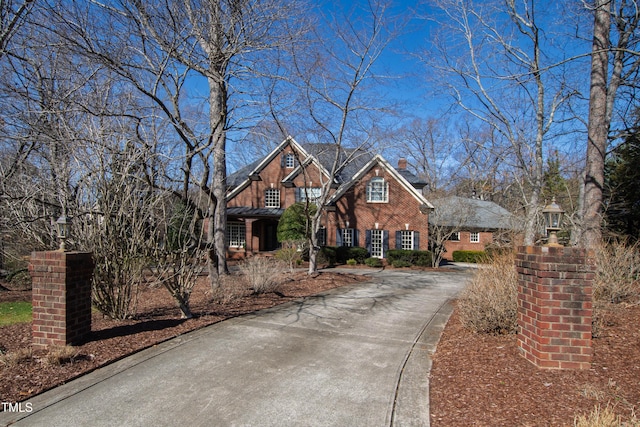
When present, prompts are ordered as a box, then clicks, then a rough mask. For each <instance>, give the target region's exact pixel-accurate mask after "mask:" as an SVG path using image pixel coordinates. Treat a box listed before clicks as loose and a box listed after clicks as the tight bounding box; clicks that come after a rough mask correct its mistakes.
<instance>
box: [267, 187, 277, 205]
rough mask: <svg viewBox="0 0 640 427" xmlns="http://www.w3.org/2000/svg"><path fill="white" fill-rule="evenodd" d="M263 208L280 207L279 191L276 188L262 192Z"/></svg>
mask: <svg viewBox="0 0 640 427" xmlns="http://www.w3.org/2000/svg"><path fill="white" fill-rule="evenodd" d="M264 207H265V208H279V207H280V190H279V189H277V188H267V189H266V190H265V192H264Z"/></svg>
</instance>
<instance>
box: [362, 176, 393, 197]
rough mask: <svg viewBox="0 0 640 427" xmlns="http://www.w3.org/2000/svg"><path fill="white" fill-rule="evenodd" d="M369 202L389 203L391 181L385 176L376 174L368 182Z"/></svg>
mask: <svg viewBox="0 0 640 427" xmlns="http://www.w3.org/2000/svg"><path fill="white" fill-rule="evenodd" d="M367 202H369V203H388V202H389V183H388V182H386V181H385V180H384V178H382V177H379V176H376V177H373V178H371V180H370V181H369V182H368V183H367Z"/></svg>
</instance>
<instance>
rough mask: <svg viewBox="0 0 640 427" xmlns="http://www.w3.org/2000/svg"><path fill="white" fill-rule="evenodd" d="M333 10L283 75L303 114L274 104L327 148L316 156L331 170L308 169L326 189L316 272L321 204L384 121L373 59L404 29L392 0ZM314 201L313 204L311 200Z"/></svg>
mask: <svg viewBox="0 0 640 427" xmlns="http://www.w3.org/2000/svg"><path fill="white" fill-rule="evenodd" d="M331 8H333V9H331V10H328V9H330V8H328V9H327V10H325V12H324V13H325V14H324V15H321V17H320V19H319V21H318V22H317V25H316V27H315V28H314V32H313V34H312V36H311V38H310V39H307V43H306V44H304V45H303V44H300V45H297V46H294V47H296V48H297V49H294V50H293V51H291V55H290V62H289V65H290V66H291V67H290V68H288V72H289V73H290V76H291V78H290V79H287V80H286V81H284V83H286V84H285V86H288V87H289V89H285V90H290V88H291V85H293V92H294V93H297V94H298V98H296V99H297V100H298V102H299V104H298V105H299V106H300V107H299V109H298V110H297V113H298V114H301V115H302V117H301V118H300V117H292V115H295V114H296V112H295V111H286V112H284V111H282V110H280V109H278V108H277V105H276V104H273V105H274V108H272V110H271V111H272V114H273V116H274V118H275V119H276V120H277V121H278V123H280V128H281V129H286V124H288V123H292V122H295V120H296V119H299V120H300V122H305V123H307V127H306V128H303V129H304V130H305V133H306V135H307V136H308V138H309V139H312V140H311V141H310V142H321V143H323V147H324V149H321V150H320V151H319V152H316V153H313V154H315V155H316V156H317V157H321V158H323V159H325V161H324V162H323V163H324V164H325V165H328V166H325V168H324V169H325V170H324V173H326V176H325V175H324V173H320V174H315V173H313V172H311V169H312V168H309V169H305V180H306V182H313V183H314V186H316V185H315V183H320V185H321V191H320V194H318V195H317V197H316V198H315V200H314V201H313V203H314V204H315V205H317V206H318V207H321V208H320V209H316V210H312V209H310V208H308V209H307V213H308V215H309V216H310V219H311V232H310V234H309V248H310V249H309V274H313V273H315V272H316V271H317V255H318V252H319V249H320V248H319V246H318V232H319V230H320V225H321V220H322V217H323V215H324V213H325V210H324V209H322V207H324V206H325V205H326V203H327V201H328V200H329V198H330V196H331V194H332V192H333V189H334V188H335V187H334V186H335V185H336V184H337V182H336V178H337V177H338V175H339V173H340V172H341V171H342V170H343V169H344V168H345V167H346V166H347V165H348V164H349V163H351V162H352V161H354V159H357V158H358V157H359V156H362V155H363V154H366V153H367V152H368V151H369V150H370V149H371V147H372V145H373V144H374V143H375V141H376V138H375V136H376V135H378V133H377V132H378V130H379V129H380V124H381V123H383V122H384V120H382V118H381V117H382V113H383V111H384V104H383V102H382V100H381V99H379V98H374V97H373V96H371V92H367V91H366V89H367V87H368V88H369V89H371V87H372V85H376V84H377V85H381V81H380V80H379V79H377V76H376V73H375V71H374V65H375V64H376V63H377V61H378V60H379V59H380V56H381V55H382V53H383V52H384V50H385V48H386V47H387V45H388V43H389V42H390V41H391V40H392V39H393V37H394V36H395V32H396V30H397V28H396V25H397V22H396V21H395V19H394V17H393V16H392V15H391V14H390V11H389V4H388V3H387V2H384V1H371V2H367V3H366V4H355V5H351V6H349V9H347V10H343V9H341V6H340V5H338V4H332V6H331ZM378 87H379V88H381V87H382V86H378ZM366 93H369V96H367V95H366ZM283 113H286V114H287V115H281V114H283ZM299 127H301V126H299ZM301 128H302V127H301ZM313 139H316V141H313ZM303 160H304V159H303ZM307 203H311V201H310V198H307ZM312 211H313V212H314V213H311V212H312Z"/></svg>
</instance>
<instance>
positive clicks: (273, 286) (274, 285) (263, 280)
mask: <svg viewBox="0 0 640 427" xmlns="http://www.w3.org/2000/svg"><path fill="white" fill-rule="evenodd" d="M239 269H240V273H242V274H243V275H244V277H245V279H246V280H247V282H248V285H249V287H250V288H251V289H252V290H253V292H254V293H256V294H264V293H268V292H274V291H276V290H277V289H278V287H279V286H280V284H281V283H282V279H283V277H282V273H284V271H285V269H286V267H285V265H284V263H283V262H281V261H278V260H275V259H269V258H265V257H259V256H256V257H252V258H248V259H246V260H244V261H243V262H242V263H240V264H239Z"/></svg>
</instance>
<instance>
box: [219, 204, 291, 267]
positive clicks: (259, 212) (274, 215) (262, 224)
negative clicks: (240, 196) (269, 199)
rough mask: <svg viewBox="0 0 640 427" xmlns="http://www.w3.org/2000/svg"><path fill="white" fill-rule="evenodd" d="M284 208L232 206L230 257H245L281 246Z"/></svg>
mask: <svg viewBox="0 0 640 427" xmlns="http://www.w3.org/2000/svg"><path fill="white" fill-rule="evenodd" d="M283 212H284V209H276V208H248V207H232V208H228V209H227V247H228V256H229V258H232V259H234V258H244V257H246V256H248V255H252V254H256V253H258V252H269V251H274V250H276V249H278V248H279V247H280V244H279V242H278V237H277V231H278V221H279V220H280V216H282V213H283Z"/></svg>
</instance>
